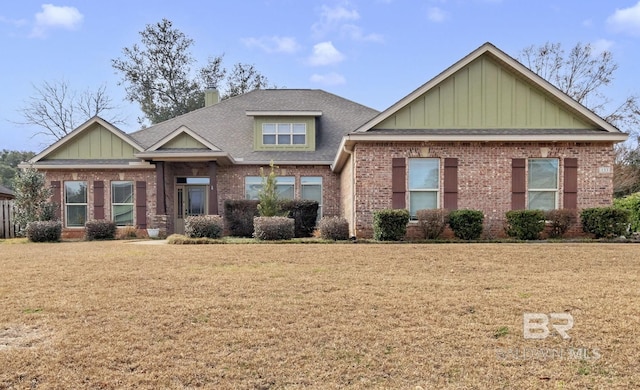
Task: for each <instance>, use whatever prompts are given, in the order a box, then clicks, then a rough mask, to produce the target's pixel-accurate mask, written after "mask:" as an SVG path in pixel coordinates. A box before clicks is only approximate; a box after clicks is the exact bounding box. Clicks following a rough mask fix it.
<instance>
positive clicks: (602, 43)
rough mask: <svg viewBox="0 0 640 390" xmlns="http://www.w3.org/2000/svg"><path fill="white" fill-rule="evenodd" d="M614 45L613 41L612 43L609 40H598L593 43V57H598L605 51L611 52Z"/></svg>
mask: <svg viewBox="0 0 640 390" xmlns="http://www.w3.org/2000/svg"><path fill="white" fill-rule="evenodd" d="M613 45H614V42H613V41H610V40H608V39H598V40H597V41H595V42H592V43H591V53H592V54H593V55H598V54H601V53H602V52H604V51H610V50H611V48H612V47H613Z"/></svg>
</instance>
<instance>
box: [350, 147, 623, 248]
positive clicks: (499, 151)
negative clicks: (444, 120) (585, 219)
mask: <svg viewBox="0 0 640 390" xmlns="http://www.w3.org/2000/svg"><path fill="white" fill-rule="evenodd" d="M394 157H396V158H398V157H402V158H408V157H431V158H440V159H444V158H457V159H458V208H459V209H465V208H469V209H478V210H482V211H483V212H484V213H485V231H486V232H487V234H488V235H495V236H500V235H504V230H503V226H504V218H505V213H506V212H507V211H509V210H511V160H512V159H513V158H543V157H548V158H560V159H563V158H566V157H570V158H577V159H578V209H583V208H587V207H598V206H607V205H610V204H611V202H612V197H613V169H612V168H613V161H614V152H613V145H612V144H611V143H606V144H605V143H567V142H564V143H560V142H558V143H498V142H493V143H481V142H448V143H437V142H413V143H400V142H389V143H383V142H379V143H360V144H357V145H356V146H355V148H354V161H355V176H356V179H355V181H356V193H355V198H356V201H355V207H356V212H355V214H356V221H355V225H356V233H357V235H358V237H371V236H372V234H373V230H372V220H373V211H375V210H379V209H384V208H391V199H392V191H391V184H392V181H391V180H392V179H391V177H392V176H391V175H392V160H391V159H392V158H394ZM600 167H609V168H611V170H610V171H609V172H606V173H600V172H599V168H600ZM442 172H443V165H442V162H441V167H440V188H441V189H442V188H443V174H442ZM558 175H559V187H558V201H559V207H560V208H562V201H563V199H562V192H563V176H564V166H563V164H562V160H561V161H560V164H559V172H558ZM406 196H407V204H408V196H409V194H408V192H407V194H406ZM439 196H440V204H442V203H443V199H442V197H443V194H442V191H440V193H439ZM417 234H418V232H417V226H416V224H414V223H412V224H410V228H409V232H408V236H409V238H411V237H416V236H417Z"/></svg>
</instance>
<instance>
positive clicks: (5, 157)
mask: <svg viewBox="0 0 640 390" xmlns="http://www.w3.org/2000/svg"><path fill="white" fill-rule="evenodd" d="M33 156H35V153H33V152H21V151H18V150H7V149H3V150H0V184H2V185H4V186H5V187H9V188H13V179H14V177H15V176H16V175H17V174H18V164H20V163H21V162H23V161H27V160H29V159H30V158H31V157H33Z"/></svg>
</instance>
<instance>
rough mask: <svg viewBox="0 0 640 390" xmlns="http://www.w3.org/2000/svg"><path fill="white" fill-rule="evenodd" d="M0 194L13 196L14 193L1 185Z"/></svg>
mask: <svg viewBox="0 0 640 390" xmlns="http://www.w3.org/2000/svg"><path fill="white" fill-rule="evenodd" d="M0 194H3V195H11V196H13V195H15V193H14V192H13V191H11V190H10V189H9V188H7V187H5V186H3V185H2V184H0Z"/></svg>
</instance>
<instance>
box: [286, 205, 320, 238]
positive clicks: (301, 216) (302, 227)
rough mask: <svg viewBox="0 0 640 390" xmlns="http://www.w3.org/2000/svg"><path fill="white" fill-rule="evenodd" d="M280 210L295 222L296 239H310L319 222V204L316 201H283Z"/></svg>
mask: <svg viewBox="0 0 640 390" xmlns="http://www.w3.org/2000/svg"><path fill="white" fill-rule="evenodd" d="M280 209H281V210H282V211H283V212H286V213H287V216H288V217H289V218H293V220H294V234H295V237H309V236H311V235H312V234H313V230H314V229H315V228H316V221H317V220H318V202H317V201H315V200H282V201H280Z"/></svg>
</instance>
